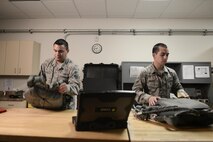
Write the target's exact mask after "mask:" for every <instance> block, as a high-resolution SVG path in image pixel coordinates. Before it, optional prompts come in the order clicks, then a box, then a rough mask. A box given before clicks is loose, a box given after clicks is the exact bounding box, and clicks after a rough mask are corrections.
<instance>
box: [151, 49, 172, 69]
mask: <svg viewBox="0 0 213 142" xmlns="http://www.w3.org/2000/svg"><path fill="white" fill-rule="evenodd" d="M153 57H154V62H155V63H157V64H158V65H165V64H166V63H167V59H168V57H169V50H168V49H167V48H164V47H159V51H158V52H157V53H154V54H153Z"/></svg>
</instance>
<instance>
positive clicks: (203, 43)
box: [0, 19, 213, 81]
mask: <svg viewBox="0 0 213 142" xmlns="http://www.w3.org/2000/svg"><path fill="white" fill-rule="evenodd" d="M0 29H213V20H183V19H179V20H168V19H162V20H157V19H156V20H154V19H147V20H139V19H135V20H133V19H72V20H71V19H34V20H33V19H25V20H1V21H0ZM65 35H66V34H63V33H33V34H30V33H13V34H12V33H7V34H5V33H2V34H0V40H13V39H19V40H22V39H28V40H34V41H37V42H39V43H41V60H40V62H41V63H42V62H43V61H44V60H45V59H46V58H48V57H52V44H53V42H54V41H55V40H56V39H58V38H64V37H65ZM67 41H68V42H69V45H70V53H69V54H68V57H69V58H71V59H72V60H73V61H74V62H75V63H76V64H78V65H79V68H80V69H81V70H82V69H83V65H84V64H85V63H90V62H92V63H117V64H119V65H120V64H121V62H122V61H152V57H151V50H152V47H153V45H154V44H156V43H158V42H164V43H166V44H167V45H168V47H169V50H170V57H169V61H211V62H212V63H213V56H212V53H213V42H212V41H213V36H195V35H194V36H193V35H191V36H186V35H185V36H183V35H182V36H181V35H179V36H167V35H161V36H153V35H146V36H142V35H138V36H133V35H101V36H98V42H99V43H100V44H101V45H102V46H103V51H102V52H101V53H100V54H94V53H92V51H91V47H92V45H93V44H94V43H95V42H96V41H97V35H71V36H68V37H67ZM81 78H83V73H82V72H81ZM0 81H1V80H0Z"/></svg>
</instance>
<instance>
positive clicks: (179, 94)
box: [177, 89, 190, 98]
mask: <svg viewBox="0 0 213 142" xmlns="http://www.w3.org/2000/svg"><path fill="white" fill-rule="evenodd" d="M177 97H178V98H190V97H189V95H188V94H187V93H186V92H185V91H184V90H183V89H181V90H178V92H177Z"/></svg>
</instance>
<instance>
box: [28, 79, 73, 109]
mask: <svg viewBox="0 0 213 142" xmlns="http://www.w3.org/2000/svg"><path fill="white" fill-rule="evenodd" d="M60 83H62V82H55V83H54V84H53V85H52V86H49V85H47V84H46V83H45V81H44V80H43V79H42V78H41V77H40V76H30V77H29V79H28V81H27V86H28V87H29V90H28V91H26V92H25V93H24V95H25V99H26V100H27V102H28V103H30V104H31V105H32V106H33V107H36V108H44V109H52V110H63V109H66V108H68V107H69V104H70V101H71V99H72V98H71V96H69V95H65V94H60V93H59V92H58V91H57V90H58V87H59V85H60Z"/></svg>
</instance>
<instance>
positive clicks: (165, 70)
mask: <svg viewBox="0 0 213 142" xmlns="http://www.w3.org/2000/svg"><path fill="white" fill-rule="evenodd" d="M151 68H152V70H151V72H152V74H158V73H159V71H158V70H157V69H156V68H155V66H154V64H153V63H152V65H151ZM163 73H168V69H167V67H166V66H164V67H163Z"/></svg>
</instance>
